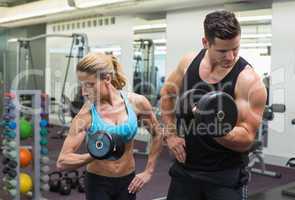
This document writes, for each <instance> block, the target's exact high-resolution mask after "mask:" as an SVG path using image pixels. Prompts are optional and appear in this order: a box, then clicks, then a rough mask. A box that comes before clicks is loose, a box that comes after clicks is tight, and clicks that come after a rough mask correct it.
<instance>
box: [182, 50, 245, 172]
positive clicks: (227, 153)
mask: <svg viewBox="0 0 295 200" xmlns="http://www.w3.org/2000/svg"><path fill="white" fill-rule="evenodd" d="M205 53H206V49H203V50H201V52H200V53H199V54H198V55H197V56H196V58H195V59H194V60H193V62H192V63H191V64H190V66H189V67H188V69H187V71H186V73H185V75H184V78H183V84H182V88H181V90H180V96H181V95H182V94H183V93H184V92H185V91H187V90H190V89H192V88H196V89H197V88H200V89H204V90H206V91H208V92H210V91H213V90H217V91H223V92H226V93H227V94H229V95H230V96H232V97H233V98H235V94H234V90H235V85H236V82H237V78H238V76H239V74H240V73H241V71H243V70H244V68H245V67H246V66H247V65H249V63H248V62H247V61H246V60H245V59H243V58H242V57H240V58H239V59H238V61H237V62H236V64H235V65H234V67H233V68H232V70H231V71H230V72H229V73H228V74H227V75H226V76H225V77H224V78H223V79H222V80H221V81H220V82H219V83H216V84H208V83H207V82H204V81H203V80H202V79H201V78H200V75H199V68H200V63H201V61H202V59H203V57H204V56H205ZM181 120H184V121H186V120H187V119H181V118H180V117H179V115H177V124H178V125H179V122H180V121H181ZM186 122H187V123H189V122H188V121H186ZM178 130H179V127H178ZM192 131H195V130H193V129H190V130H189V134H184V135H185V142H186V156H187V157H186V162H185V163H184V164H183V167H184V168H186V169H191V170H198V171H203V172H206V171H207V172H214V171H223V170H227V169H233V168H239V167H244V166H246V165H247V163H248V154H247V153H240V152H235V151H232V150H230V149H228V148H226V147H224V146H222V145H220V144H218V143H217V142H216V141H215V140H214V139H213V138H212V137H211V136H204V135H198V134H195V133H193V132H192Z"/></svg>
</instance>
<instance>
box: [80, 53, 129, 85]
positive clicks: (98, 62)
mask: <svg viewBox="0 0 295 200" xmlns="http://www.w3.org/2000/svg"><path fill="white" fill-rule="evenodd" d="M76 71H80V72H86V73H87V74H89V75H99V78H102V79H103V78H104V77H105V75H106V74H111V76H112V80H111V83H112V85H113V86H114V87H115V88H116V89H122V88H123V87H124V86H125V85H126V78H125V75H124V73H123V69H122V65H121V64H120V63H119V62H118V59H117V58H116V57H115V56H113V55H106V54H104V53H88V54H87V55H86V56H85V57H83V58H82V60H81V61H80V62H79V63H78V64H77V67H76Z"/></svg>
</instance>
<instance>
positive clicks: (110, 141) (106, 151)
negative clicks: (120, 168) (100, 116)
mask: <svg viewBox="0 0 295 200" xmlns="http://www.w3.org/2000/svg"><path fill="white" fill-rule="evenodd" d="M87 150H88V152H89V154H90V155H91V156H92V157H94V158H95V159H98V160H103V159H107V160H118V159H120V158H121V156H122V155H123V154H124V151H125V144H124V142H123V139H122V138H121V137H120V136H118V135H116V134H108V133H105V132H101V131H97V132H96V133H94V134H89V135H88V141H87Z"/></svg>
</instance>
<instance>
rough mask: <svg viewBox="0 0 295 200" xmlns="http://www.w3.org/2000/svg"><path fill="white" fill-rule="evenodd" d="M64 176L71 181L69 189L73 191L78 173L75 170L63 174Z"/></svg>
mask: <svg viewBox="0 0 295 200" xmlns="http://www.w3.org/2000/svg"><path fill="white" fill-rule="evenodd" d="M64 176H65V177H68V178H70V179H71V188H72V189H75V188H76V187H77V185H78V179H79V172H78V171H77V170H70V171H67V172H65V174H64Z"/></svg>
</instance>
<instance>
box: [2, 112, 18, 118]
mask: <svg viewBox="0 0 295 200" xmlns="http://www.w3.org/2000/svg"><path fill="white" fill-rule="evenodd" d="M15 117H16V116H15V114H14V113H5V114H4V115H3V119H4V120H13V119H15Z"/></svg>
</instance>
